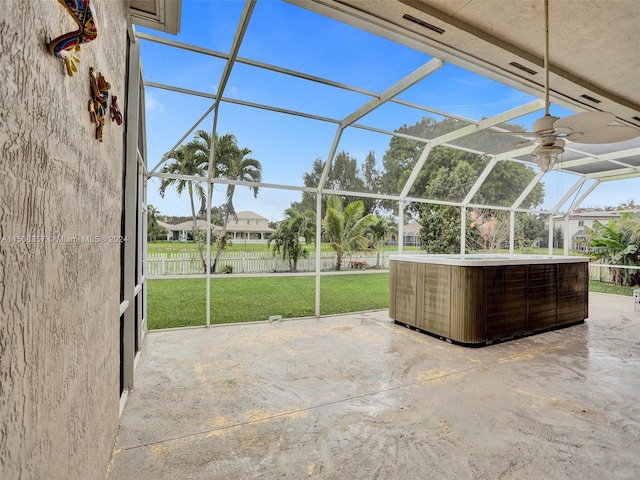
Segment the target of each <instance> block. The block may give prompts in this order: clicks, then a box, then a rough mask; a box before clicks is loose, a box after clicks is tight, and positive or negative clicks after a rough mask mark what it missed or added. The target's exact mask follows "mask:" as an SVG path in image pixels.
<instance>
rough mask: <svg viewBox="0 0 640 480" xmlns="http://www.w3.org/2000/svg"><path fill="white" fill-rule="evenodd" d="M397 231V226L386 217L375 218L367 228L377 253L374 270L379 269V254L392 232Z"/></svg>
mask: <svg viewBox="0 0 640 480" xmlns="http://www.w3.org/2000/svg"><path fill="white" fill-rule="evenodd" d="M397 231H398V224H397V223H396V222H395V221H394V220H393V219H392V218H387V217H376V219H375V221H374V222H372V224H371V225H370V226H369V233H370V234H371V239H372V240H373V244H374V246H375V248H376V252H377V255H376V268H378V267H380V252H381V251H382V250H383V249H384V244H385V242H386V241H387V240H388V239H389V237H390V236H391V234H392V233H393V232H397Z"/></svg>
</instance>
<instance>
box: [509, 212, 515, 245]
mask: <svg viewBox="0 0 640 480" xmlns="http://www.w3.org/2000/svg"><path fill="white" fill-rule="evenodd" d="M515 237H516V212H515V210H511V211H510V212H509V254H511V255H513V254H514V252H515Z"/></svg>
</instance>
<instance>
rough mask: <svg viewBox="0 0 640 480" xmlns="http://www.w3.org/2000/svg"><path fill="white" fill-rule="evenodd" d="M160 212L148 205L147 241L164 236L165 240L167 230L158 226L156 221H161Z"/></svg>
mask: <svg viewBox="0 0 640 480" xmlns="http://www.w3.org/2000/svg"><path fill="white" fill-rule="evenodd" d="M162 219H163V217H162V215H160V210H158V209H157V208H156V207H155V206H153V205H151V204H149V206H148V207H147V240H156V239H157V238H158V237H162V236H164V238H165V239H166V238H167V237H166V235H167V229H166V228H164V227H163V226H161V225H160V224H158V220H162Z"/></svg>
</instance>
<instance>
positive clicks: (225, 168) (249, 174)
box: [212, 137, 262, 272]
mask: <svg viewBox="0 0 640 480" xmlns="http://www.w3.org/2000/svg"><path fill="white" fill-rule="evenodd" d="M234 140H235V137H234ZM250 154H251V150H249V149H248V148H242V149H240V148H238V149H237V150H236V151H235V152H230V153H229V154H228V155H227V156H225V157H224V159H223V160H222V163H221V167H222V168H221V170H220V172H219V173H218V175H219V176H220V177H222V178H226V179H227V180H239V181H243V182H255V183H258V182H260V180H261V179H262V165H261V164H260V162H259V161H258V160H256V159H254V158H247V155H250ZM247 188H249V189H250V190H252V191H253V197H254V198H256V197H257V196H258V187H257V186H248V187H247ZM235 191H236V186H235V185H234V184H232V183H230V184H228V185H227V191H226V202H225V205H224V221H223V223H222V231H221V232H220V241H219V242H218V248H217V250H216V256H215V258H214V260H213V267H212V269H213V271H214V272H215V271H216V265H217V264H218V258H220V253H221V252H222V249H223V242H225V241H226V237H227V226H228V224H229V216H231V215H233V216H234V217H235V216H236V211H235V208H234V206H233V195H234V193H235Z"/></svg>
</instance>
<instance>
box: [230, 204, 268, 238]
mask: <svg viewBox="0 0 640 480" xmlns="http://www.w3.org/2000/svg"><path fill="white" fill-rule="evenodd" d="M274 232H275V229H273V228H271V227H269V220H268V219H266V218H265V217H263V216H262V215H258V214H257V213H255V212H251V211H247V210H245V211H242V212H237V214H236V218H234V217H229V223H228V224H227V239H228V240H231V241H240V240H242V241H246V242H247V243H267V240H268V238H269V236H270V235H271V234H272V233H274Z"/></svg>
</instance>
